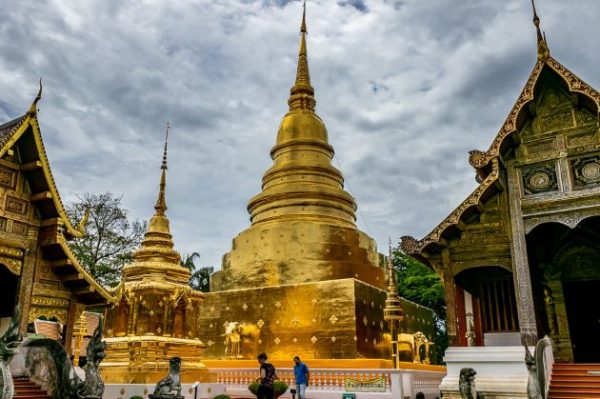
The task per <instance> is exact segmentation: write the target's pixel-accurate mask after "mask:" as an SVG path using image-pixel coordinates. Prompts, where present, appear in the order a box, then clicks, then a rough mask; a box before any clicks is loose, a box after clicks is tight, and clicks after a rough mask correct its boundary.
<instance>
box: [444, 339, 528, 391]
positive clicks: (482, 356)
mask: <svg viewBox="0 0 600 399" xmlns="http://www.w3.org/2000/svg"><path fill="white" fill-rule="evenodd" d="M532 350H533V349H532ZM444 361H445V362H446V367H447V370H448V374H447V375H446V377H444V379H443V380H442V383H441V384H440V390H441V391H442V393H443V396H444V398H449V399H461V396H460V393H459V391H458V384H459V375H460V370H461V369H462V368H467V367H470V368H472V369H473V370H475V371H476V372H477V375H476V376H475V386H476V388H477V392H478V393H483V394H484V395H485V398H486V399H499V398H502V399H513V398H514V399H516V398H523V399H527V379H528V375H529V374H528V371H527V366H526V365H525V348H524V347H522V346H471V347H456V346H454V347H449V348H448V349H447V350H446V354H445V356H444Z"/></svg>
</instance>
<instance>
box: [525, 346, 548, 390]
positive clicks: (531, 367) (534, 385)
mask: <svg viewBox="0 0 600 399" xmlns="http://www.w3.org/2000/svg"><path fill="white" fill-rule="evenodd" d="M525 365H526V366H527V371H528V372H529V376H528V377H527V398H528V399H544V396H543V395H542V389H541V387H540V379H539V376H538V364H537V360H536V358H535V357H533V355H532V354H531V352H530V351H529V347H527V345H525Z"/></svg>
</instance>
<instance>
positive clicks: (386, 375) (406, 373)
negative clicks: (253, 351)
mask: <svg viewBox="0 0 600 399" xmlns="http://www.w3.org/2000/svg"><path fill="white" fill-rule="evenodd" d="M210 371H211V373H216V374H217V382H218V383H220V384H224V385H225V386H226V387H227V388H226V391H227V393H228V394H230V395H233V396H247V395H251V394H250V392H249V391H248V389H247V388H248V385H249V384H250V383H252V382H253V381H256V379H257V378H258V374H259V371H258V367H256V368H211V369H210ZM445 374H446V373H445V372H443V371H438V370H416V369H414V370H413V369H402V370H393V369H331V368H327V369H319V368H311V369H310V384H309V386H308V389H307V397H309V398H314V397H318V398H320V399H328V398H336V399H339V398H340V397H341V395H340V394H341V393H342V392H346V391H347V390H346V380H347V379H352V380H354V381H361V382H366V381H373V380H375V379H381V380H382V381H383V383H384V384H383V386H382V389H381V391H380V392H356V398H357V399H375V398H379V399H388V398H390V399H391V398H394V399H396V398H414V397H415V395H416V394H417V392H423V393H424V394H425V398H426V399H434V398H436V397H440V390H439V386H440V382H441V381H442V378H443V377H444V376H445ZM277 376H278V377H279V379H280V380H281V381H283V382H285V383H286V384H288V386H289V387H290V388H293V387H294V385H295V380H294V373H293V369H292V368H278V369H277ZM251 396H252V395H251ZM251 396H250V397H251ZM283 397H284V398H285V397H291V394H290V392H289V390H288V392H286V393H285V394H284V395H283Z"/></svg>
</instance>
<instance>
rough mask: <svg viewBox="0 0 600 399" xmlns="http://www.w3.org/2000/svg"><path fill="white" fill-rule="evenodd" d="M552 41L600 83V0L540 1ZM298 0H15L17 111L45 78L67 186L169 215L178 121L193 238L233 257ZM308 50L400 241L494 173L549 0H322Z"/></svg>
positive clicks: (1, 78) (12, 92)
mask: <svg viewBox="0 0 600 399" xmlns="http://www.w3.org/2000/svg"><path fill="white" fill-rule="evenodd" d="M537 8H538V13H539V15H540V17H541V20H542V29H543V30H545V31H546V34H547V39H548V43H549V46H550V51H551V54H552V55H553V56H554V57H555V58H556V59H558V60H559V61H560V62H561V63H562V64H563V65H565V66H566V67H567V68H569V69H571V70H572V71H573V72H575V73H576V74H578V75H579V76H580V77H581V78H582V79H583V80H584V81H586V82H588V83H590V84H591V85H592V86H594V87H596V88H600V74H598V70H599V66H600V45H599V44H598V37H600V24H598V23H597V17H598V15H600V1H598V0H574V1H569V2H566V1H564V0H538V2H537ZM301 14H302V5H301V3H299V2H298V1H290V0H211V1H209V0H188V1H166V0H163V1H158V0H87V1H79V0H19V1H14V0H0V21H1V22H0V123H3V122H5V121H8V120H10V119H13V118H15V117H17V116H20V115H22V114H23V113H25V111H26V110H27V109H28V107H29V105H30V103H31V101H32V100H33V98H34V97H35V94H36V92H37V81H38V79H39V77H40V76H42V77H43V81H44V95H43V98H42V100H41V101H40V103H39V109H40V111H39V120H40V125H41V129H42V135H43V138H44V142H45V145H46V150H47V152H48V156H49V159H50V164H51V168H52V171H53V175H54V178H55V180H56V183H57V185H58V188H59V191H60V193H61V196H62V199H63V202H65V203H70V202H72V201H74V200H76V199H77V194H78V193H83V192H89V193H102V192H106V191H110V192H112V193H114V194H116V195H122V196H123V199H122V202H123V205H124V206H125V207H126V208H127V209H128V210H129V212H130V215H131V217H132V218H138V219H149V218H150V216H151V215H152V214H153V212H154V209H153V205H154V202H155V201H156V195H157V191H158V183H159V173H160V171H159V166H160V161H161V155H162V145H163V138H164V131H165V124H166V122H167V121H168V122H169V123H170V125H171V131H170V140H169V171H168V183H167V184H168V185H167V204H168V206H169V210H168V212H167V214H168V216H169V218H170V221H171V230H172V233H173V236H174V240H175V246H176V249H177V250H179V252H181V253H182V254H186V253H190V252H199V253H200V255H201V258H200V261H199V263H200V264H201V266H208V265H211V266H215V267H216V268H217V269H218V268H219V267H220V264H221V257H222V255H223V254H224V253H226V252H227V251H229V250H230V249H231V240H232V239H233V238H234V237H235V236H236V235H237V234H238V233H240V232H241V231H242V230H244V229H245V228H247V227H248V226H249V216H248V213H247V211H246V203H247V201H248V200H249V199H250V198H251V197H252V196H254V195H255V194H257V193H259V192H260V189H261V179H262V175H263V173H264V172H265V171H266V170H267V169H268V168H269V166H270V165H271V162H272V161H271V159H270V157H269V151H270V149H271V147H272V146H273V145H274V143H275V137H276V133H277V129H278V125H279V123H280V121H281V118H282V117H283V115H284V114H285V112H286V111H287V98H288V96H289V89H290V87H291V86H292V84H293V80H294V77H295V69H296V61H297V52H298V40H299V26H300V19H301ZM307 23H308V32H309V33H308V56H309V63H310V72H311V79H312V84H313V86H314V87H315V92H316V94H315V95H316V99H317V113H318V114H319V115H320V116H321V118H322V119H323V120H324V121H325V123H326V125H327V128H328V131H329V140H330V143H331V144H332V145H333V147H334V148H335V151H336V155H335V158H334V160H333V164H334V165H335V166H336V167H338V168H340V169H341V170H342V172H343V174H344V177H345V179H346V186H345V188H346V190H348V191H349V192H350V193H351V194H352V195H353V196H354V197H355V199H356V201H357V204H358V212H357V218H358V219H357V225H358V226H359V228H360V229H362V230H363V231H365V232H366V233H367V234H369V235H370V236H372V237H373V238H374V239H375V240H376V241H377V243H378V246H379V250H380V251H381V252H386V247H387V240H388V237H391V238H392V240H393V242H394V244H395V243H397V241H398V239H399V237H400V236H402V235H412V236H414V237H416V238H422V237H423V236H424V235H425V234H427V233H428V232H429V231H431V230H432V229H433V228H434V227H435V226H436V225H437V224H438V223H439V222H440V221H441V220H442V219H443V218H445V217H446V216H447V215H448V214H449V213H450V212H451V211H452V210H453V209H454V208H455V207H456V206H458V205H459V204H460V202H461V201H463V200H464V199H465V198H466V196H467V195H468V194H469V193H470V192H471V191H472V190H473V189H475V187H476V184H477V183H476V182H475V178H474V176H475V175H474V171H473V169H472V168H471V166H470V165H469V163H468V151H469V150H472V149H482V150H485V149H487V148H488V146H489V144H490V143H491V141H492V139H493V138H494V136H495V135H496V133H497V132H498V130H499V129H500V126H501V124H502V122H503V121H504V119H505V118H506V115H508V113H509V111H510V109H511V107H512V105H513V103H514V102H515V100H516V98H517V96H518V95H519V93H520V91H521V88H522V87H523V85H524V83H525V81H526V80H527V77H528V76H529V73H530V72H531V69H532V68H533V65H534V63H535V60H536V49H535V40H536V39H535V30H534V27H533V24H532V23H531V5H530V2H529V0H502V1H500V0H495V1H491V0H459V1H458V0H453V1H451V0H309V1H308V4H307Z"/></svg>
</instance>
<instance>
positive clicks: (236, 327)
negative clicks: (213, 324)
mask: <svg viewBox="0 0 600 399" xmlns="http://www.w3.org/2000/svg"><path fill="white" fill-rule="evenodd" d="M243 332H244V327H243V326H242V325H241V324H240V323H238V322H237V321H231V322H228V323H225V334H223V335H224V336H225V342H224V343H225V354H226V355H229V356H231V357H233V358H241V357H242V333H243Z"/></svg>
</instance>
